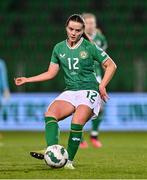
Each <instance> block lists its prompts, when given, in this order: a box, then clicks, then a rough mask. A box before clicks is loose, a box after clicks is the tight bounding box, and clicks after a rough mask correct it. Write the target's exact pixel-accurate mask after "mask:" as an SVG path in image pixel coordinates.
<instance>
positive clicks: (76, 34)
mask: <svg viewBox="0 0 147 180" xmlns="http://www.w3.org/2000/svg"><path fill="white" fill-rule="evenodd" d="M66 31H67V36H68V40H69V42H71V43H76V42H77V41H78V40H79V39H80V37H81V36H82V34H83V32H84V29H83V24H81V23H79V22H75V21H69V23H68V25H67V27H66Z"/></svg>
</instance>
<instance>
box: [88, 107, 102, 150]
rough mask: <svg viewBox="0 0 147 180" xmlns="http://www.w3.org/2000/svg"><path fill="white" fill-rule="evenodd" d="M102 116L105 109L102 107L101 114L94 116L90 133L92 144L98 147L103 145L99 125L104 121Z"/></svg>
mask: <svg viewBox="0 0 147 180" xmlns="http://www.w3.org/2000/svg"><path fill="white" fill-rule="evenodd" d="M102 116H103V111H102V109H101V110H100V112H99V115H98V116H95V117H93V119H92V130H91V133H90V140H91V143H92V145H93V146H94V147H96V148H100V147H102V143H101V141H100V139H99V127H100V124H101V122H102Z"/></svg>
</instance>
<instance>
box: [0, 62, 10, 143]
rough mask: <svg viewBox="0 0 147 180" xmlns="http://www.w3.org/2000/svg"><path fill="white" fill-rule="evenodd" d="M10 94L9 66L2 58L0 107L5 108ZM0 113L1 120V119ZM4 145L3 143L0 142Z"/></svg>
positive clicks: (0, 65)
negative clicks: (7, 66)
mask: <svg viewBox="0 0 147 180" xmlns="http://www.w3.org/2000/svg"><path fill="white" fill-rule="evenodd" d="M9 96H10V91H9V85H8V77H7V68H6V64H5V61H4V60H2V59H0V108H5V105H6V104H5V100H7V99H8V98H9ZM1 119H2V118H1V115H0V120H1ZM1 138H2V134H0V139H1ZM0 145H2V143H0Z"/></svg>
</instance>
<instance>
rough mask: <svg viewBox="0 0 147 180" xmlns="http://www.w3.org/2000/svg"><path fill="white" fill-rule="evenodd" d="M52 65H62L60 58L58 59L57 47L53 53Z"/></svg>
mask: <svg viewBox="0 0 147 180" xmlns="http://www.w3.org/2000/svg"><path fill="white" fill-rule="evenodd" d="M51 63H53V64H60V63H59V58H58V53H57V47H56V46H55V47H54V49H53V52H52V56H51Z"/></svg>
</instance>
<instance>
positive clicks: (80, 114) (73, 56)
mask: <svg viewBox="0 0 147 180" xmlns="http://www.w3.org/2000/svg"><path fill="white" fill-rule="evenodd" d="M84 30H85V23H84V20H83V18H82V17H81V16H80V15H78V14H74V15H71V16H70V17H69V18H68V20H67V22H66V32H67V40H64V41H62V42H60V43H58V44H57V45H56V46H55V47H54V50H53V53H52V57H51V62H50V65H49V68H48V70H47V71H46V72H44V73H42V74H40V75H37V76H33V77H29V78H26V77H19V78H16V80H15V83H16V85H22V84H25V83H31V82H38V81H46V80H50V79H53V78H54V77H55V76H56V75H57V73H58V71H59V69H60V67H62V68H63V71H64V78H65V83H66V90H65V91H64V92H63V93H61V94H60V95H59V96H58V97H57V98H56V99H55V100H54V101H53V102H52V103H51V104H50V106H49V108H48V110H47V112H46V113H45V137H46V143H47V146H50V145H54V144H58V132H59V130H58V121H60V120H62V119H64V118H65V117H68V116H70V115H71V114H73V117H72V122H71V131H70V135H69V140H68V147H67V151H68V154H69V160H68V162H67V164H66V165H65V168H68V169H74V166H73V159H74V157H75V155H76V152H77V150H78V147H79V144H80V141H81V137H82V129H83V126H84V125H85V123H86V122H87V121H88V119H89V118H90V117H91V116H92V115H94V114H97V115H98V111H99V110H98V107H100V105H99V104H100V101H101V98H102V99H103V100H104V101H106V100H107V98H108V95H107V92H106V86H107V84H108V83H109V81H110V79H111V78H112V76H113V74H114V72H115V70H116V65H115V63H114V62H113V61H112V60H111V58H110V57H109V56H108V55H107V54H106V53H105V52H104V51H102V50H101V49H97V48H96V46H95V45H94V44H92V43H91V42H89V41H88V40H86V39H85V38H87V37H86V35H85V33H84ZM94 60H97V61H98V62H100V63H101V64H102V66H103V67H104V68H105V74H104V77H103V79H102V81H101V84H100V85H99V86H98V83H97V81H96V78H95V76H94V74H93V71H94V70H93V65H94ZM98 92H99V93H98ZM100 97H101V98H100Z"/></svg>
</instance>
